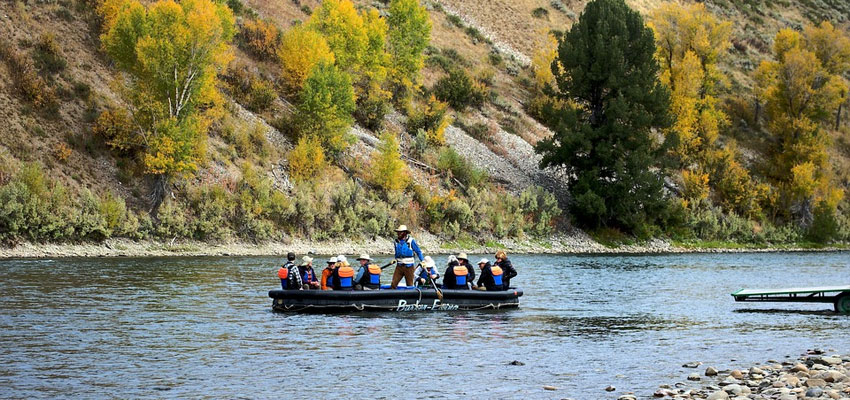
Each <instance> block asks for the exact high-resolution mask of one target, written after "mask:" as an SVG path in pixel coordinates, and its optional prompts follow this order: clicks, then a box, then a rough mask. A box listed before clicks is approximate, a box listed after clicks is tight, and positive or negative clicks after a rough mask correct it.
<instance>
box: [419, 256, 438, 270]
mask: <svg viewBox="0 0 850 400" xmlns="http://www.w3.org/2000/svg"><path fill="white" fill-rule="evenodd" d="M422 264H424V265H425V267H426V268H431V267H433V266H434V265H435V264H436V263H435V262H434V259H433V258H431V256H425V259H424V260H422Z"/></svg>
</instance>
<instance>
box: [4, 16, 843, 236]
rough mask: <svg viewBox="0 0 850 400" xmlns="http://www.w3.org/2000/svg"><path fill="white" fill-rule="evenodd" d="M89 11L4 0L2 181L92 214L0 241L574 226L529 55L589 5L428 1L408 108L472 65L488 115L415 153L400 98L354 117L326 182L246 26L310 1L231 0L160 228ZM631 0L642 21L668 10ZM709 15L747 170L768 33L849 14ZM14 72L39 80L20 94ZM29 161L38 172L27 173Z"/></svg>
mask: <svg viewBox="0 0 850 400" xmlns="http://www.w3.org/2000/svg"><path fill="white" fill-rule="evenodd" d="M98 3H99V2H97V1H94V0H76V1H72V0H64V1H63V0H60V1H6V2H2V3H0V59H2V60H3V61H4V62H0V120H2V121H3V122H4V123H3V124H2V127H0V185H6V184H9V182H12V181H13V180H14V179H15V177H16V176H21V175H22V174H21V171H30V172H29V173H30V175H31V180H32V179H42V178H43V179H44V180H45V182H46V183H44V184H43V187H44V188H45V193H44V194H43V195H41V196H42V197H43V199H42V200H38V201H41V203H43V204H42V205H41V206H40V207H41V208H38V207H34V208H33V209H32V210H30V211H27V212H31V213H33V214H32V215H37V216H38V218H42V219H44V220H45V221H47V220H49V218H47V217H45V216H44V215H42V214H48V213H50V212H52V211H55V210H51V207H54V208H56V207H58V208H60V209H63V210H64V209H65V208H75V209H77V210H84V209H86V208H87V207H88V208H92V210H90V212H82V211H67V213H66V214H63V215H64V218H65V219H69V220H74V222H68V223H67V224H66V225H67V226H63V227H62V228H61V229H59V228H56V229H54V228H50V229H47V228H44V231H45V232H49V233H44V234H41V235H36V236H27V235H26V234H21V235H18V236H16V237H13V238H10V237H7V238H6V242H7V243H16V242H19V241H21V240H35V241H41V240H57V241H65V240H88V239H91V240H99V239H102V238H104V237H109V236H128V237H133V238H155V239H162V240H174V239H180V238H195V239H200V240H211V241H230V240H235V239H249V240H259V241H263V240H284V241H285V240H287V238H288V237H293V236H303V237H311V238H316V239H329V238H333V237H341V236H349V237H363V236H365V237H369V236H375V235H385V234H386V232H387V231H388V230H390V228H391V227H392V226H393V225H395V224H398V223H406V224H408V225H412V226H414V227H416V228H417V229H427V230H430V231H432V232H433V233H435V234H438V235H440V236H441V237H443V238H445V239H451V240H457V239H466V240H468V239H470V238H472V237H474V238H475V240H488V239H491V238H503V237H524V236H527V235H532V236H538V235H547V234H549V233H551V232H553V231H557V230H560V231H570V230H571V227H570V222H569V221H570V219H569V216H568V215H566V214H565V213H563V212H562V211H561V210H562V209H566V207H567V204H568V202H569V194H568V191H567V189H566V188H565V184H564V182H565V179H564V176H563V174H562V173H561V172H560V171H558V170H555V169H547V170H539V169H538V167H537V165H538V162H539V160H540V157H539V156H538V155H537V154H535V152H534V149H533V146H534V145H535V144H536V143H537V142H538V141H540V140H541V139H545V138H548V137H550V136H551V134H552V133H551V132H550V131H549V130H548V129H547V128H546V127H545V126H543V125H542V124H541V123H539V122H538V121H536V120H535V119H534V118H532V117H531V116H529V113H528V112H527V109H528V105H529V103H530V102H532V101H533V99H534V97H535V95H536V89H535V87H534V84H533V79H534V76H533V70H532V68H531V64H532V59H533V58H534V56H535V55H536V53H537V52H538V51H539V49H541V48H543V47H544V46H545V45H546V40H547V39H546V37H547V34H548V33H549V32H550V31H552V30H555V31H565V30H568V29H569V28H570V26H571V25H572V24H573V23H574V22H575V21H576V20H577V18H578V15H580V14H581V11H582V9H583V8H584V6H585V4H586V1H569V0H552V1H542V0H541V1H531V0H522V1H506V0H488V1H484V0H463V1H461V0H439V1H427V2H424V3H423V4H424V6H425V8H426V9H427V10H428V15H429V17H430V20H431V23H432V30H431V39H430V44H429V46H428V47H427V48H426V49H425V67H424V69H423V70H422V77H423V80H422V83H423V88H424V92H425V93H423V94H417V95H415V96H414V98H413V102H412V103H411V104H412V106H411V109H412V110H415V111H421V110H423V109H424V108H425V107H426V104H427V102H428V94H430V93H431V92H432V91H434V90H436V86H438V82H440V80H441V79H444V78H446V77H448V76H449V75H450V72H451V71H455V70H462V71H464V72H465V73H466V74H467V75H468V76H469V77H471V79H472V80H473V81H474V83H475V85H477V86H475V87H476V88H479V89H480V90H481V93H480V95H481V97H482V99H481V101H480V104H476V105H474V106H471V107H467V108H465V109H464V110H459V108H460V107H451V108H449V109H448V110H447V115H448V116H449V118H450V120H447V121H450V122H451V123H450V124H449V126H448V127H446V129H445V133H444V135H445V144H446V145H445V147H443V146H426V145H424V144H421V143H419V142H417V138H416V132H410V129H409V127H410V125H411V123H410V120H409V116H410V115H414V114H415V113H411V112H410V110H405V109H402V108H400V107H399V106H398V105H396V106H395V107H394V108H393V109H392V110H390V112H389V113H388V114H387V115H386V117H384V118H383V126H382V128H381V129H380V130H370V129H367V128H365V127H363V126H362V125H360V124H355V125H354V126H353V127H352V129H351V133H352V135H353V137H354V138H355V139H356V140H354V141H353V143H351V145H350V146H349V147H348V148H347V149H346V150H345V151H344V152H343V153H341V154H338V155H328V161H329V162H328V163H327V167H326V168H324V169H323V171H322V173H321V177H320V178H317V179H315V180H311V181H310V182H308V183H304V182H298V181H296V180H295V179H292V177H291V176H290V172H291V160H292V157H293V154H295V153H293V152H292V149H293V147H294V146H295V145H296V143H297V135H296V134H294V133H293V128H292V122H291V120H290V119H291V117H292V115H293V111H294V109H295V106H296V103H297V102H298V96H297V95H293V94H291V93H287V91H286V89H285V86H286V82H283V81H282V80H281V78H280V76H281V73H280V68H281V67H280V65H279V63H278V61H277V60H276V59H275V57H273V56H263V55H261V54H258V53H257V52H256V48H255V47H252V46H250V45H247V44H246V39H245V38H244V34H243V33H244V29H245V26H246V24H251V23H255V21H265V22H267V23H269V24H270V25H272V26H274V27H277V28H278V29H279V30H280V31H281V32H286V31H288V30H289V29H292V27H293V26H296V25H299V24H301V23H304V22H305V21H308V20H309V19H310V18H311V15H312V14H313V13H314V11H315V10H316V9H317V8H318V7H319V6H320V2H318V1H313V0H291V1H262V0H243V2H239V1H236V0H231V1H228V2H227V3H228V4H229V5H230V7H231V8H232V9H234V14H235V16H236V23H237V27H239V29H241V30H242V32H243V33H238V34H237V36H236V38H235V39H234V41H233V46H232V54H233V57H232V60H231V61H229V64H228V65H227V67H226V68H224V69H223V70H222V71H221V73H220V74H219V82H218V85H217V86H218V89H219V91H220V92H221V93H222V94H223V98H224V102H223V112H222V113H221V115H219V116H217V117H216V118H215V120H214V121H212V124H211V125H210V128H209V138H208V140H207V141H206V144H205V150H206V151H205V156H204V157H203V159H202V160H201V161H202V162H201V163H200V165H199V168H198V169H197V171H195V172H193V173H190V174H185V175H182V176H180V177H179V179H177V180H176V181H175V182H174V186H173V190H171V191H169V194H168V196H167V197H166V201H165V203H163V204H164V205H163V208H161V209H160V215H159V216H158V218H155V217H154V216H153V215H151V214H150V211H151V202H150V198H149V194H150V193H151V188H152V185H153V182H152V179H151V177H150V176H149V175H146V173H145V172H144V166H143V162H142V161H141V159H140V158H139V157H138V156H137V155H132V154H128V153H126V152H125V153H122V152H121V151H116V149H115V148H114V147H113V146H110V144H109V143H108V142H109V140H108V139H107V138H105V137H104V135H103V134H102V131H103V129H105V128H103V126H98V122H97V121H98V118H99V117H100V116H102V114H103V113H104V112H105V111H109V110H114V109H121V108H122V107H125V106H126V105H127V104H126V96H124V95H122V91H123V90H125V88H126V83H127V81H126V75H122V74H121V73H120V72H119V69H118V67H117V66H116V64H115V62H114V60H113V59H111V58H110V57H109V55H107V54H106V53H105V52H104V51H103V50H102V48H101V42H100V38H99V36H100V34H101V33H102V32H101V29H102V22H103V21H102V18H101V17H100V16H99V15H98V14H97V13H96V12H95V10H94V8H95V6H96V5H97V4H98ZM144 3H152V2H144ZM388 3H389V2H371V1H369V2H367V1H355V4H356V6H357V7H358V8H360V9H366V8H369V7H376V8H377V9H378V12H379V13H380V14H381V15H383V16H385V15H386V13H387V7H388ZM627 3H629V5H630V6H632V7H633V8H635V9H636V10H638V11H640V12H641V13H648V12H650V11H651V10H653V9H654V8H655V7H657V6H658V5H659V4H660V2H658V1H654V0H629V1H627ZM706 4H707V7H708V8H709V10H710V11H711V12H712V13H714V14H715V15H717V16H718V17H721V18H722V19H725V20H729V21H732V23H733V34H732V43H733V46H732V47H730V49H729V51H728V53H727V54H725V55H724V57H723V58H722V60H721V68H722V70H723V71H724V72H725V74H726V75H727V76H728V78H729V79H728V86H727V87H726V88H725V89H724V94H723V96H722V99H723V101H724V104H725V106H724V107H725V109H726V110H727V112H728V114H729V116H730V120H731V126H730V127H729V128H728V129H726V130H724V132H723V133H722V137H721V139H720V140H721V141H726V140H729V139H735V140H736V141H737V143H738V145H739V147H740V148H741V150H742V154H743V155H744V157H745V162H746V163H747V164H748V165H750V166H751V167H752V168H755V165H756V164H758V163H759V162H760V161H762V160H763V159H764V157H765V155H764V153H763V148H764V143H765V141H767V140H769V138H768V136H767V135H766V134H765V132H764V131H763V129H762V127H761V126H760V125H759V124H758V121H757V120H754V114H755V112H756V110H755V104H756V103H755V101H754V96H753V95H752V92H751V91H752V88H753V85H754V81H753V71H754V69H755V68H756V67H757V66H758V64H759V63H760V62H761V61H762V60H765V59H770V58H771V47H772V42H773V37H774V36H775V34H776V33H777V32H778V31H779V29H781V28H786V27H791V28H801V27H802V26H803V25H804V24H807V23H818V22H820V21H821V20H829V21H831V22H833V24H835V25H836V26H838V27H840V28H841V29H844V30H845V32H846V31H847V29H848V26H850V21H848V16H850V5H848V3H846V2H843V1H838V0H806V1H771V0H711V1H707V2H706ZM16 60H17V61H16ZM22 76H24V77H26V79H29V81H32V82H34V83H32V84H31V85H30V86H26V87H25V85H24V86H22V84H21V79H22V78H21V77H22ZM29 81H28V82H29ZM39 82H40V83H39ZM38 94H48V95H47V96H48V97H50V99H48V100H47V101H46V103H47V104H41V103H42V99H35V98H34V96H36V95H38ZM846 119H850V118H846ZM846 119H845V120H846ZM383 131H388V132H392V133H393V134H394V135H395V136H396V137H398V138H399V142H400V153H401V156H402V159H403V160H404V162H405V165H406V168H407V169H408V170H409V174H410V178H411V181H410V183H409V184H408V185H406V186H405V188H404V189H403V190H402V191H401V192H397V193H396V192H393V193H389V192H387V193H384V192H383V191H382V190H381V189H380V188H379V187H378V186H377V185H376V183H374V182H375V181H374V177H373V174H374V173H373V164H372V162H371V159H373V158H374V157H375V156H376V154H377V153H376V149H377V148H378V145H379V141H380V136H381V132H383ZM848 132H850V128H848V125H847V122H846V121H845V122H844V123H843V125H842V126H841V127H839V129H834V130H832V131H830V135H831V136H832V138H833V143H834V144H835V145H834V146H832V147H831V148H830V155H831V158H830V160H831V162H832V163H833V164H834V167H835V170H836V171H837V172H838V175H839V176H838V182H839V183H840V184H841V185H842V186H843V187H844V188H847V187H848V186H850V134H849V133H848ZM31 165H39V166H40V167H41V168H42V170H43V173H38V172H33V171H31V170H28V168H29V166H31ZM28 176H29V175H28ZM57 185H61V186H62V187H63V188H64V189H63V190H65V192H67V193H70V194H69V195H68V197H69V198H80V199H81V200H78V201H77V200H75V202H70V203H68V202H62V201H60V200H61V199H53V200H44V199H47V198H49V196H50V195H49V193H50V192H56V188H57V187H58V186H57ZM29 186H33V184H32V182H29ZM87 192H90V194H86V193H87ZM86 196H89V197H91V198H88V200H86V199H87V197H86ZM32 198H34V199H39V197H38V196H36V195H33V197H32ZM555 199H557V203H558V204H559V205H560V207H557V206H556V204H555V201H554V200H555ZM86 204H88V205H86ZM59 205H61V206H59ZM125 208H126V211H124V209H125ZM63 212H65V211H63ZM21 215H26V213H23V214H21ZM30 217H32V216H30ZM30 217H28V218H30ZM89 220H91V221H89ZM222 221H225V222H222ZM45 224H47V223H45Z"/></svg>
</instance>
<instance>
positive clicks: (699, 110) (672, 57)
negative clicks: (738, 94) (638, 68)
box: [649, 3, 766, 217]
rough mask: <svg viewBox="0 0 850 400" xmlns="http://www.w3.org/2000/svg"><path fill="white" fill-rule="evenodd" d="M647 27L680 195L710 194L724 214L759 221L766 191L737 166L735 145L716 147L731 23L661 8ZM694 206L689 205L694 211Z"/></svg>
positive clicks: (700, 10)
mask: <svg viewBox="0 0 850 400" xmlns="http://www.w3.org/2000/svg"><path fill="white" fill-rule="evenodd" d="M649 26H650V27H651V28H652V29H653V31H654V32H655V44H656V59H657V60H658V63H659V65H660V66H661V71H660V80H661V82H662V83H663V84H664V85H666V86H667V87H668V88H669V89H670V93H671V96H670V109H671V113H672V114H673V115H674V116H675V117H676V120H675V122H674V124H673V126H672V127H671V128H670V129H669V131H668V133H667V136H668V137H667V139H668V142H669V143H670V144H671V146H670V147H671V152H672V156H673V158H674V159H675V160H676V161H677V162H678V163H679V166H680V168H681V169H682V171H681V176H682V179H683V183H684V186H685V192H686V193H694V192H695V193H699V194H700V196H699V197H700V198H701V199H706V198H708V194H709V192H708V190H709V188H714V189H715V193H714V194H715V197H716V198H717V200H718V201H719V202H720V203H721V204H722V205H723V206H724V208H725V209H727V210H729V211H734V212H737V213H740V214H743V215H746V216H748V217H756V216H758V215H759V214H761V207H760V206H759V203H760V202H761V201H762V200H763V197H764V194H765V193H766V191H765V188H764V187H763V186H759V185H757V184H755V183H753V182H752V180H751V178H750V176H749V172H748V171H747V170H746V168H744V167H743V166H742V165H741V164H740V162H738V161H737V160H736V158H737V157H738V155H737V151H736V147H735V146H734V145H733V146H727V147H726V148H721V147H720V146H719V144H718V143H717V138H718V136H719V134H720V130H721V129H722V127H723V126H724V125H726V124H727V121H728V117H727V116H726V114H725V113H724V112H723V111H722V110H721V109H720V108H719V104H718V98H717V94H718V90H719V89H720V87H721V86H722V85H724V81H725V78H724V76H723V74H722V73H721V71H720V70H719V69H718V65H717V64H718V61H719V58H720V57H721V55H722V54H723V52H724V51H726V49H728V48H729V45H730V41H729V36H730V34H731V23H730V22H728V21H726V22H721V21H718V19H717V18H716V17H715V16H714V15H713V14H711V12H709V11H708V10H706V8H705V5H703V4H701V3H695V4H691V5H680V4H676V3H666V4H664V5H662V6H660V7H658V8H656V9H655V10H654V11H653V12H652V13H651V15H650V20H649ZM697 184H699V185H697ZM695 185H696V186H698V187H699V189H696V188H695ZM703 194H704V196H703ZM694 200H696V199H691V202H690V204H691V205H694V206H696V205H698V203H699V202H697V201H694Z"/></svg>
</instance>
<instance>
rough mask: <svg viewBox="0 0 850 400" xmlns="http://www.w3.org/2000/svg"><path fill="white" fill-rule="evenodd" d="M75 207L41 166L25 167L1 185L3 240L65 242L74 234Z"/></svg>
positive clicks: (0, 209) (1, 228)
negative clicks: (73, 213) (73, 212)
mask: <svg viewBox="0 0 850 400" xmlns="http://www.w3.org/2000/svg"><path fill="white" fill-rule="evenodd" d="M73 210H74V204H72V203H71V198H70V196H69V195H68V193H67V190H66V189H65V187H64V186H62V185H61V184H59V183H57V182H54V181H52V180H50V179H48V178H47V177H46V176H45V175H44V172H43V170H42V168H41V166H40V165H39V164H36V163H27V164H24V165H23V166H22V167H21V169H20V170H19V171H17V173H15V174H14V175H13V176H12V177H11V179H10V180H9V182H8V183H7V184H5V185H3V186H0V241H3V242H5V243H10V244H13V243H16V242H19V241H21V240H29V241H33V242H37V241H48V240H64V239H67V238H69V237H71V236H72V235H73V233H74V222H75V218H74V216H73V215H72V211H73Z"/></svg>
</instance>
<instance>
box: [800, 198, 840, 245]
mask: <svg viewBox="0 0 850 400" xmlns="http://www.w3.org/2000/svg"><path fill="white" fill-rule="evenodd" d="M839 228H840V227H839V221H838V218H837V217H836V211H835V210H833V209H832V208H831V207H829V205H827V204H826V202H820V203H818V205H817V206H816V207H815V212H814V219H813V220H812V225H811V226H810V227H809V229H808V230H807V231H806V239H808V240H811V241H813V242H815V243H829V242H832V241H833V240H835V239H837V238H839Z"/></svg>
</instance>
